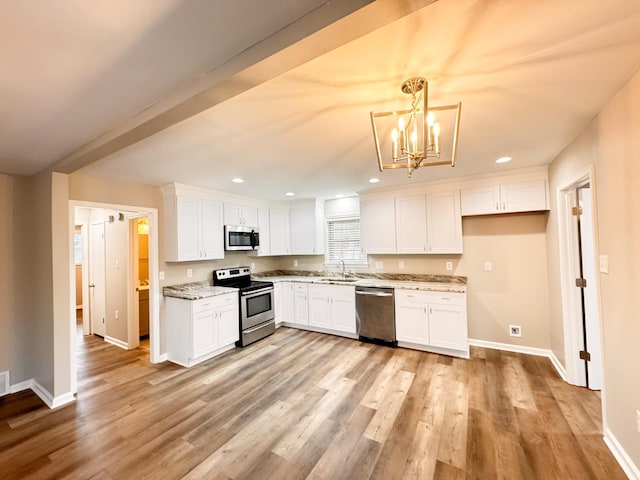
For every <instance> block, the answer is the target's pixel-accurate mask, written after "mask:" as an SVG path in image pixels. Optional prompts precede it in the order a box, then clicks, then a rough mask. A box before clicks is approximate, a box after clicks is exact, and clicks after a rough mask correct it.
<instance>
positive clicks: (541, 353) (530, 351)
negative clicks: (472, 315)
mask: <svg viewBox="0 0 640 480" xmlns="http://www.w3.org/2000/svg"><path fill="white" fill-rule="evenodd" d="M469 345H473V346H475V347H483V348H491V349H493V350H504V351H506V352H515V353H525V354H527V355H536V356H538V357H547V358H548V359H549V360H550V361H551V364H552V365H553V367H554V368H555V369H556V371H557V372H558V375H560V377H561V378H562V379H563V380H564V381H565V382H567V372H566V371H565V369H564V367H563V366H562V364H561V363H560V361H559V360H558V357H556V355H555V354H554V353H553V352H552V351H551V350H549V349H546V348H538V347H527V346H524V345H511V344H510V343H499V342H489V341H487V340H476V339H474V338H470V339H469ZM567 383H569V382H567Z"/></svg>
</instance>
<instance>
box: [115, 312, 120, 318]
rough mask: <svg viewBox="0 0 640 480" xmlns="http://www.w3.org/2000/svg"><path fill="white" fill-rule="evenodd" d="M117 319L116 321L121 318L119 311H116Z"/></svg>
mask: <svg viewBox="0 0 640 480" xmlns="http://www.w3.org/2000/svg"><path fill="white" fill-rule="evenodd" d="M115 317H116V320H118V318H119V317H120V312H119V311H118V310H116V313H115Z"/></svg>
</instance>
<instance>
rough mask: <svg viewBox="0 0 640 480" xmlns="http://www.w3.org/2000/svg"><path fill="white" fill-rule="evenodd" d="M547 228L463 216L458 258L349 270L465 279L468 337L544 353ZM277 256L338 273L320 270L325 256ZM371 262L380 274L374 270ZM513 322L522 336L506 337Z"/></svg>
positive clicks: (520, 220) (542, 221)
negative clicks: (488, 269)
mask: <svg viewBox="0 0 640 480" xmlns="http://www.w3.org/2000/svg"><path fill="white" fill-rule="evenodd" d="M546 225H547V214H544V213H531V214H519V215H490V216H479V217H466V218H464V219H463V223H462V230H463V236H464V254H463V255H372V256H369V264H368V266H367V267H361V268H357V267H349V268H348V270H350V271H353V272H369V273H376V272H378V273H380V272H385V273H423V274H443V275H462V276H466V277H468V290H467V310H468V314H469V336H470V337H471V338H473V339H476V340H484V341H490V342H499V343H508V344H513V345H524V346H528V347H538V348H544V349H548V348H550V337H549V320H548V318H549V312H548V289H547V266H546V261H545V259H546V233H545V232H546ZM280 258H281V268H286V269H299V270H310V271H322V270H325V269H326V270H333V271H337V270H338V269H337V268H336V267H325V266H324V263H323V262H324V256H317V255H316V256H299V257H280ZM294 260H295V261H297V262H298V265H297V266H296V267H294V266H293V262H294ZM376 261H381V262H382V264H383V270H376V268H375V262H376ZM447 261H451V262H453V266H454V270H453V271H452V272H449V271H447V270H446V262H447ZM485 261H491V262H492V264H493V271H491V272H485V271H484V262H485ZM400 262H403V263H404V268H403V269H401V268H400V266H399V263H400ZM513 324H515V325H520V326H521V327H522V338H517V337H510V336H509V333H508V332H509V330H508V329H509V325H513Z"/></svg>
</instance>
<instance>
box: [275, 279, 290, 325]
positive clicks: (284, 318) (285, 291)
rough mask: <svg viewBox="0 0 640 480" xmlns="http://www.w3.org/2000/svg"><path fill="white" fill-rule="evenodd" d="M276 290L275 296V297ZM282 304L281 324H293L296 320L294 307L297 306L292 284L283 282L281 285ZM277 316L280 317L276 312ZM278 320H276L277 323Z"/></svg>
mask: <svg viewBox="0 0 640 480" xmlns="http://www.w3.org/2000/svg"><path fill="white" fill-rule="evenodd" d="M275 293H276V292H275V289H274V295H275ZM280 295H281V298H280V302H277V301H276V304H277V303H280V304H281V312H280V315H279V317H280V323H293V319H294V305H295V303H294V302H295V296H294V290H293V283H292V282H282V283H280ZM276 316H278V312H276ZM277 322H278V320H276V323H277Z"/></svg>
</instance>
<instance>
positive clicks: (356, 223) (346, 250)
mask: <svg viewBox="0 0 640 480" xmlns="http://www.w3.org/2000/svg"><path fill="white" fill-rule="evenodd" d="M340 260H344V261H345V262H346V263H366V256H365V255H364V254H363V252H362V248H361V245H360V219H359V218H349V219H335V220H330V219H328V220H327V258H326V262H327V263H338V262H339V261H340Z"/></svg>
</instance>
